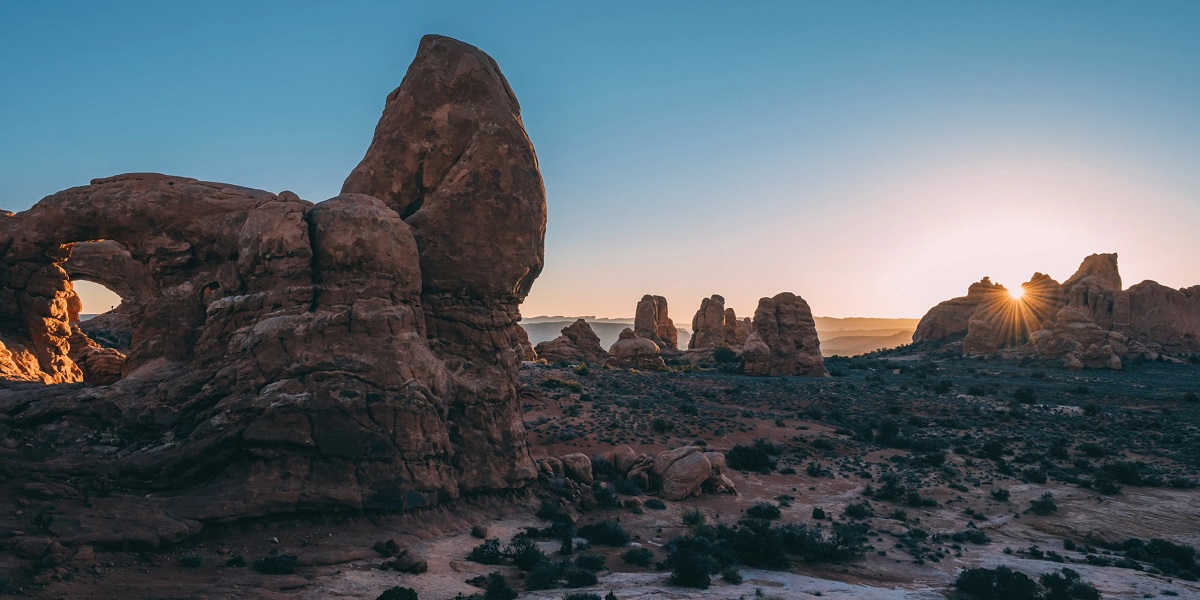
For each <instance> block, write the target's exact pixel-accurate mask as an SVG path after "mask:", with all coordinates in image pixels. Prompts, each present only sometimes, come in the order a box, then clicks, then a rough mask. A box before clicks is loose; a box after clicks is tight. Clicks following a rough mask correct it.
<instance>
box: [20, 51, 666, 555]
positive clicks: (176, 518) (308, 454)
mask: <svg viewBox="0 0 1200 600" xmlns="http://www.w3.org/2000/svg"><path fill="white" fill-rule="evenodd" d="M545 230H546V196H545V190H544V188H543V185H542V178H541V174H540V172H539V170H538V163H537V157H536V155H535V153H534V148H533V145H532V143H531V142H530V141H529V138H528V136H527V135H526V133H525V129H524V127H523V125H522V122H521V109H520V105H519V104H518V103H517V100H516V97H515V96H514V94H513V91H512V89H511V88H510V87H509V84H508V82H507V81H506V80H505V77H504V75H503V74H501V72H500V69H499V67H498V66H497V65H496V62H495V61H494V60H493V59H492V58H491V57H490V56H488V55H487V54H485V53H484V52H483V51H481V50H479V49H478V48H475V47H474V46H471V45H469V44H465V43H463V42H460V41H457V40H453V39H450V38H447V37H442V36H432V35H431V36H426V37H425V38H423V39H422V40H421V43H420V46H419V48H418V50H417V54H416V57H415V59H414V60H413V62H412V64H411V66H410V67H409V69H408V72H407V74H406V75H405V77H404V80H403V81H402V82H401V84H400V86H399V87H398V88H397V89H396V90H395V91H393V92H392V93H391V94H389V95H388V97H387V100H386V103H385V106H384V109H383V114H382V116H381V118H380V120H379V123H378V126H377V127H376V129H375V134H374V138H373V139H372V141H371V144H370V146H369V148H368V149H367V151H366V153H365V156H364V157H363V159H362V162H361V163H359V165H358V166H357V167H355V169H354V170H353V171H352V172H351V173H350V175H349V176H348V177H347V179H346V180H345V183H344V184H343V187H342V193H341V194H340V195H338V196H337V197H335V198H331V199H328V200H325V201H324V202H319V203H316V204H314V203H312V202H309V201H306V200H303V199H301V198H299V197H297V196H296V195H295V194H293V193H291V192H286V191H285V192H280V193H278V194H275V193H270V192H266V191H261V190H254V189H249V188H245V187H241V186H237V185H229V184H223V183H212V182H205V181H198V180H195V179H188V178H184V177H173V176H168V175H160V174H152V173H134V174H126V175H117V176H115V177H108V178H103V179H96V180H93V181H92V183H91V184H90V185H86V186H81V187H76V188H71V189H68V190H64V191H61V192H58V193H56V194H54V195H51V196H49V197H47V198H45V199H43V200H41V201H40V202H38V203H37V204H36V205H34V206H33V207H32V208H30V209H29V210H27V211H24V212H21V213H17V214H13V213H3V214H2V215H0V407H10V409H11V410H10V409H0V410H5V412H4V414H2V415H0V420H2V421H3V422H4V423H5V426H6V428H14V429H20V430H23V431H24V432H25V434H27V435H29V436H30V437H31V439H47V440H48V439H53V438H57V436H59V435H61V434H60V433H55V431H61V428H63V427H66V428H68V429H69V430H71V431H83V430H95V429H97V428H102V429H103V430H105V431H109V432H112V437H113V438H114V439H119V440H122V442H121V443H122V444H124V446H123V447H122V448H120V449H119V450H120V451H119V452H116V453H114V454H112V455H110V456H108V457H106V458H105V459H104V460H96V456H95V454H94V453H93V452H92V451H91V450H90V446H89V445H88V444H66V445H58V444H51V443H48V442H47V443H45V444H43V446H44V447H43V448H42V450H39V454H38V456H39V457H43V458H40V459H37V460H33V459H31V460H29V461H9V462H7V463H6V468H8V469H10V470H15V471H18V472H21V473H26V474H27V473H36V474H37V476H38V477H42V476H49V477H54V476H56V475H63V476H66V475H64V474H69V476H70V477H71V478H87V477H91V478H96V479H98V480H105V481H114V482H115V481H120V482H121V483H120V486H121V487H122V488H126V489H133V490H135V492H138V493H137V498H138V502H137V506H138V511H139V512H138V513H137V516H136V517H134V518H136V519H137V520H138V522H139V523H157V524H159V525H161V527H159V529H156V530H154V531H151V532H149V533H147V532H145V531H143V530H144V529H145V527H139V528H138V529H139V531H138V533H137V535H140V536H143V537H142V538H138V539H139V541H138V542H136V543H138V544H141V543H142V542H141V540H142V539H144V537H145V536H149V540H150V541H149V542H147V543H149V544H150V545H156V544H158V543H169V542H172V541H175V540H177V539H178V538H179V536H181V535H187V534H188V532H195V531H197V530H198V528H199V527H200V526H201V523H202V522H206V521H213V520H232V519H238V518H245V517H253V516H260V515H267V514H286V513H291V512H298V511H311V510H364V509H386V510H397V509H399V510H403V509H411V508H416V507H423V506H429V505H431V504H435V503H439V502H443V501H446V500H450V499H454V498H457V497H459V496H461V495H462V494H464V493H475V492H485V491H502V490H511V489H516V488H521V487H523V486H525V485H527V484H528V483H530V482H532V481H534V479H535V478H536V466H535V465H534V463H533V461H532V458H531V456H530V454H529V450H528V444H527V443H526V438H525V433H524V428H523V425H522V421H521V406H520V403H519V401H518V398H517V371H518V369H519V367H520V364H521V359H522V358H523V357H527V356H529V355H530V352H531V350H532V349H531V348H530V347H529V346H530V343H529V340H528V337H527V336H526V335H525V332H524V331H523V330H522V329H521V327H520V326H519V325H518V321H520V318H521V315H520V304H521V302H522V301H523V300H524V298H525V296H526V294H527V293H528V292H529V290H530V286H531V285H532V284H533V282H534V280H535V279H536V278H537V276H538V274H539V273H540V272H541V270H542V265H543V242H544V237H545ZM97 240H102V241H99V242H97ZM72 278H76V279H86V280H90V281H94V282H96V283H100V284H102V285H105V286H107V287H108V288H109V289H112V290H114V291H116V292H117V293H118V294H120V295H121V297H122V299H123V301H122V304H121V306H120V307H118V308H117V309H116V310H115V311H112V312H111V313H109V314H106V315H101V316H98V317H96V318H94V319H89V320H87V321H86V322H81V319H80V315H79V311H80V308H81V307H80V302H79V299H78V296H77V295H76V294H75V292H74V290H73V287H72V284H71V279H72ZM589 341H591V342H593V344H594V343H595V340H594V339H591V340H589ZM647 343H650V344H651V346H653V345H654V344H653V343H652V342H647ZM593 349H594V348H593ZM49 384H75V385H49ZM31 401H36V403H37V405H38V407H39V408H38V409H37V410H30V411H24V410H23V407H26V406H28V405H29V403H30V402H31ZM12 407H18V408H22V410H17V409H12ZM45 415H53V417H52V418H44V416H45ZM79 437H80V438H81V439H82V438H83V435H82V433H81V434H80V436H79ZM87 438H88V439H90V438H91V436H90V435H89V436H87ZM115 450H117V449H114V451H115ZM143 486H145V487H146V489H145V490H142V491H138V488H139V487H143ZM151 490H152V491H153V498H151V497H150V496H149V495H146V496H145V498H143V493H142V492H143V491H144V492H149V491H151ZM151 513H152V514H151ZM92 522H93V524H101V525H103V524H104V523H107V525H103V527H101V526H100V525H96V528H94V530H90V531H82V530H80V531H78V532H77V533H79V534H80V535H85V536H88V539H90V540H94V541H95V543H97V544H101V543H109V544H115V545H121V544H122V543H127V539H126V538H124V537H122V536H128V535H132V534H131V533H130V532H129V531H128V529H129V527H125V526H122V522H121V520H120V519H119V518H113V519H108V518H107V515H106V517H105V518H104V519H101V518H99V517H97V518H95V519H92ZM155 527H158V526H157V525H156V526H155ZM180 532H182V533H180Z"/></svg>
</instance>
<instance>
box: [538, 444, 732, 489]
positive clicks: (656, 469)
mask: <svg viewBox="0 0 1200 600" xmlns="http://www.w3.org/2000/svg"><path fill="white" fill-rule="evenodd" d="M540 470H541V472H542V473H543V474H544V475H546V476H547V477H554V478H565V479H569V480H571V481H573V482H575V483H578V484H585V485H586V484H591V483H592V482H593V481H595V480H597V479H608V480H624V481H628V482H630V483H631V484H633V487H634V488H635V489H640V490H645V491H650V492H654V491H657V492H658V495H659V496H661V497H663V498H664V499H667V500H682V499H684V498H688V497H692V496H700V495H701V494H703V493H705V492H708V493H725V494H736V493H737V490H736V489H735V488H734V484H733V481H732V480H730V479H729V477H728V476H726V475H725V455H724V454H722V453H720V452H705V451H703V449H701V448H699V447H697V446H683V447H680V448H674V449H671V450H664V451H662V452H659V453H658V454H656V455H653V456H651V455H648V454H638V453H637V452H635V451H634V450H633V448H630V447H629V446H617V447H616V448H614V449H613V450H612V451H607V452H601V453H598V454H596V455H595V456H592V457H591V458H590V459H589V458H588V457H587V455H585V454H580V453H574V454H568V455H566V456H560V457H558V458H554V457H547V458H543V459H542V460H541V462H540ZM600 485H605V484H603V483H601V484H600Z"/></svg>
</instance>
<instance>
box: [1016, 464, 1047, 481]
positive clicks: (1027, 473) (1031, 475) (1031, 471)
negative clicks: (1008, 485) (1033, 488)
mask: <svg viewBox="0 0 1200 600" xmlns="http://www.w3.org/2000/svg"><path fill="white" fill-rule="evenodd" d="M1021 480H1022V481H1024V482H1025V483H1046V472H1045V471H1043V470H1041V469H1039V468H1037V467H1031V468H1028V469H1025V470H1023V471H1021Z"/></svg>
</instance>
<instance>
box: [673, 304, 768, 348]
mask: <svg viewBox="0 0 1200 600" xmlns="http://www.w3.org/2000/svg"><path fill="white" fill-rule="evenodd" d="M752 329H753V327H752V326H751V324H750V318H749V317H747V318H745V319H742V320H740V321H739V320H738V318H737V314H735V313H734V311H733V309H732V308H725V298H724V297H722V296H719V295H717V294H713V295H712V296H711V297H709V298H704V299H703V300H701V301H700V309H699V310H697V311H696V316H694V317H692V339H691V340H689V341H688V349H689V350H700V349H703V348H733V349H740V348H741V347H742V346H743V345H745V343H746V338H747V337H748V336H749V335H750V332H751V330H752Z"/></svg>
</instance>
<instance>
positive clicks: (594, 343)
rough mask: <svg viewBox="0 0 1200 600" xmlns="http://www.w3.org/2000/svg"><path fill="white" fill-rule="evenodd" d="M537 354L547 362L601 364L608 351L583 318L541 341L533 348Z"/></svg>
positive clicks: (605, 358) (606, 357)
mask: <svg viewBox="0 0 1200 600" xmlns="http://www.w3.org/2000/svg"><path fill="white" fill-rule="evenodd" d="M535 350H536V351H537V355H538V357H540V358H544V359H546V360H547V361H549V362H559V361H561V362H570V363H578V362H581V361H582V362H587V363H588V364H593V365H601V364H604V362H605V361H606V360H607V359H608V353H607V352H605V351H604V348H603V347H602V346H601V345H600V336H598V335H596V333H595V332H594V331H592V327H591V325H588V324H587V321H584V320H583V319H576V320H575V322H574V323H571V324H570V325H568V326H566V327H564V328H563V329H562V335H560V336H558V337H557V338H554V339H553V340H550V341H546V342H542V343H540V344H538V345H537V348H535Z"/></svg>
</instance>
